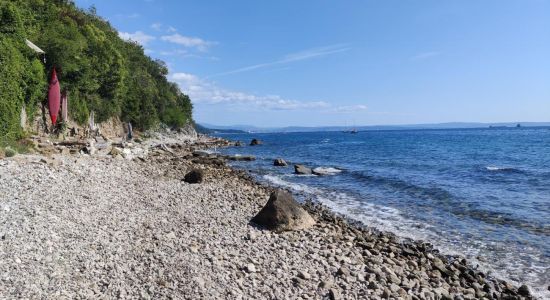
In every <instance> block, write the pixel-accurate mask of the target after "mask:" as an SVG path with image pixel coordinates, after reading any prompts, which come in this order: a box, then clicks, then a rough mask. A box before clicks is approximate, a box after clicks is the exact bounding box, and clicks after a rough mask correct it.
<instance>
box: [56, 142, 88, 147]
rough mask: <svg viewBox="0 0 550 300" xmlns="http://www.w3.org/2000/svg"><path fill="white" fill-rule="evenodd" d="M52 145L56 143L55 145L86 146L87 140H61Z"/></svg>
mask: <svg viewBox="0 0 550 300" xmlns="http://www.w3.org/2000/svg"><path fill="white" fill-rule="evenodd" d="M54 145H56V146H66V147H72V146H81V147H85V146H88V142H81V141H61V142H55V143H54Z"/></svg>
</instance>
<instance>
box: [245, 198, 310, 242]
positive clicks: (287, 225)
mask: <svg viewBox="0 0 550 300" xmlns="http://www.w3.org/2000/svg"><path fill="white" fill-rule="evenodd" d="M252 222H254V223H256V224H258V225H261V226H264V227H266V228H268V229H271V230H274V231H277V232H281V231H289V230H299V229H305V228H309V227H311V226H313V225H314V224H315V220H313V218H312V217H311V216H310V215H309V214H308V213H307V212H306V211H305V210H304V209H303V208H302V207H301V206H300V204H298V202H296V200H294V198H292V195H290V193H288V192H286V191H283V190H277V191H275V192H273V193H271V196H270V197H269V200H268V201H267V204H266V205H265V206H264V207H263V208H262V210H260V212H259V213H258V214H257V215H256V216H255V217H254V218H253V219H252Z"/></svg>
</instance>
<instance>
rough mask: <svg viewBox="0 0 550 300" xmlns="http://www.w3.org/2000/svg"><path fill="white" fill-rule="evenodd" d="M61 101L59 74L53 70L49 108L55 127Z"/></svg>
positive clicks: (49, 92)
mask: <svg viewBox="0 0 550 300" xmlns="http://www.w3.org/2000/svg"><path fill="white" fill-rule="evenodd" d="M60 100H61V88H60V86H59V80H57V73H56V72H55V68H53V71H52V79H51V81H50V89H49V91H48V108H49V109H50V117H51V118H52V124H53V125H55V123H56V121H57V114H58V113H59V104H60Z"/></svg>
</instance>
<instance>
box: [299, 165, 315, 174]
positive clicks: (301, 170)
mask: <svg viewBox="0 0 550 300" xmlns="http://www.w3.org/2000/svg"><path fill="white" fill-rule="evenodd" d="M294 173H296V174H300V175H310V174H312V173H313V171H312V170H311V168H308V167H306V166H304V165H294Z"/></svg>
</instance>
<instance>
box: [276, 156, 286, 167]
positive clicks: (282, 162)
mask: <svg viewBox="0 0 550 300" xmlns="http://www.w3.org/2000/svg"><path fill="white" fill-rule="evenodd" d="M273 165H274V166H276V167H286V166H288V164H287V163H286V161H285V160H284V159H282V158H277V159H276V160H274V161H273Z"/></svg>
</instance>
